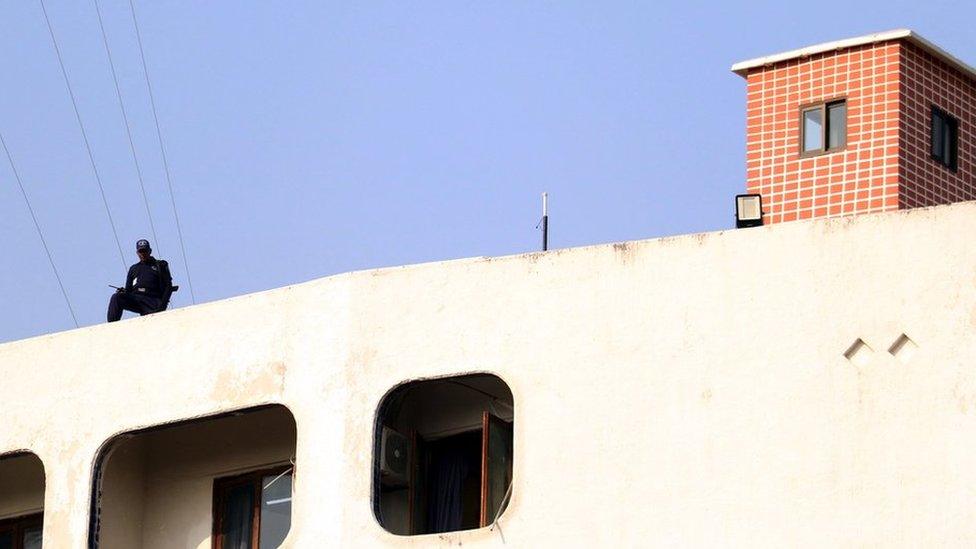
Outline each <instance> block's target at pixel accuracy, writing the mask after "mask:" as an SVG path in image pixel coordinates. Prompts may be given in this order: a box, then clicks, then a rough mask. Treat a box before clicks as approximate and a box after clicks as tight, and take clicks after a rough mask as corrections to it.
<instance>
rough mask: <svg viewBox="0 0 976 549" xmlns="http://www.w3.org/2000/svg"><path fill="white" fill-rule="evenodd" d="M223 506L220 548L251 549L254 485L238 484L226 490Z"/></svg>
mask: <svg viewBox="0 0 976 549" xmlns="http://www.w3.org/2000/svg"><path fill="white" fill-rule="evenodd" d="M223 506H224V508H223V524H222V525H221V533H222V534H223V537H224V543H223V546H222V549H252V547H251V522H252V520H253V517H252V516H251V511H252V509H253V508H254V485H253V484H251V483H247V484H240V485H238V486H234V487H233V488H231V489H229V490H227V496H226V499H225V500H224V504H223Z"/></svg>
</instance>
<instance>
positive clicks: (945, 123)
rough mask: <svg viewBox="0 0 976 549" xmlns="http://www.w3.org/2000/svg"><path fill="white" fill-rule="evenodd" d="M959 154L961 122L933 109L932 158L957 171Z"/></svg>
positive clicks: (938, 109)
mask: <svg viewBox="0 0 976 549" xmlns="http://www.w3.org/2000/svg"><path fill="white" fill-rule="evenodd" d="M958 154H959V120H958V119H956V118H955V117H953V116H951V115H949V113H947V112H945V111H944V110H942V109H940V108H938V107H935V106H933V107H932V158H934V159H935V160H936V162H938V163H939V164H942V165H943V166H945V167H947V168H949V169H950V170H953V171H955V169H956V166H957V158H958Z"/></svg>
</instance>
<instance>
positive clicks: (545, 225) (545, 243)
mask: <svg viewBox="0 0 976 549" xmlns="http://www.w3.org/2000/svg"><path fill="white" fill-rule="evenodd" d="M548 249H549V193H542V251H546V250H548Z"/></svg>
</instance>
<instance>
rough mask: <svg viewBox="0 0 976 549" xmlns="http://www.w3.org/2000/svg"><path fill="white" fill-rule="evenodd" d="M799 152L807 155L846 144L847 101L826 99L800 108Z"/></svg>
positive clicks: (841, 147) (839, 147)
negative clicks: (826, 100) (823, 101)
mask: <svg viewBox="0 0 976 549" xmlns="http://www.w3.org/2000/svg"><path fill="white" fill-rule="evenodd" d="M800 128H801V135H800V154H801V155H805V156H809V155H816V154H823V153H826V152H830V151H834V150H838V149H843V148H844V147H845V146H846V145H847V101H845V100H843V99H841V100H839V101H828V102H825V103H818V104H816V105H808V106H805V107H803V108H801V109H800Z"/></svg>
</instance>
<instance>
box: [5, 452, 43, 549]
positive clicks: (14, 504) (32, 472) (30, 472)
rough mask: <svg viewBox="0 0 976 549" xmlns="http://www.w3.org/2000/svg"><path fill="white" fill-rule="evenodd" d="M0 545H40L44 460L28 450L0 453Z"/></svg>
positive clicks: (16, 548)
mask: <svg viewBox="0 0 976 549" xmlns="http://www.w3.org/2000/svg"><path fill="white" fill-rule="evenodd" d="M0 509H2V510H3V518H2V519H0V549H41V537H42V534H43V530H44V464H42V463H41V460H40V458H38V457H37V456H36V455H34V454H31V453H18V454H8V455H5V456H0Z"/></svg>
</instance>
